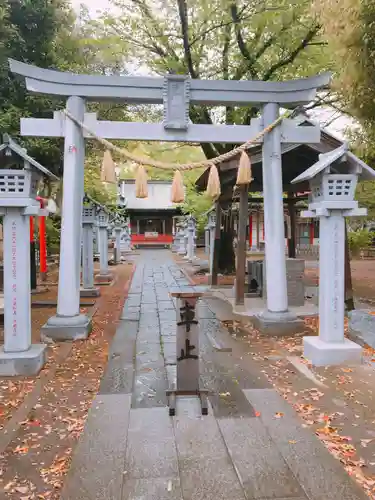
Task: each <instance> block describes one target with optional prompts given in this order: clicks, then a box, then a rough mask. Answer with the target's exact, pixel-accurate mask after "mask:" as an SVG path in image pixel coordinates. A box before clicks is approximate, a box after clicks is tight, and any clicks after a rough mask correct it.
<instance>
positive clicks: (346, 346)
mask: <svg viewBox="0 0 375 500" xmlns="http://www.w3.org/2000/svg"><path fill="white" fill-rule="evenodd" d="M303 355H304V357H305V358H306V359H308V360H309V361H311V363H312V364H313V366H330V365H341V364H344V363H345V364H353V365H354V364H361V362H362V347H361V346H359V345H358V344H356V343H355V342H352V341H351V340H348V339H344V341H343V342H324V341H323V340H321V339H320V338H319V337H303Z"/></svg>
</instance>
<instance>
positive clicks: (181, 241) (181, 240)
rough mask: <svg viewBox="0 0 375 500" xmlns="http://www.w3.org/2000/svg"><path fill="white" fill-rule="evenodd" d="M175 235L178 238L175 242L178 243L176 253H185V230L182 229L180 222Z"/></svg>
mask: <svg viewBox="0 0 375 500" xmlns="http://www.w3.org/2000/svg"><path fill="white" fill-rule="evenodd" d="M177 237H178V239H177V243H178V249H177V253H178V255H185V231H184V228H183V225H182V224H181V225H180V226H179V228H178V233H177Z"/></svg>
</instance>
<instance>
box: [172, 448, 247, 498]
mask: <svg viewBox="0 0 375 500" xmlns="http://www.w3.org/2000/svg"><path fill="white" fill-rule="evenodd" d="M179 467H180V477H181V486H182V494H183V498H184V500H245V498H246V497H245V495H244V493H243V490H242V488H241V485H240V482H239V480H238V478H237V475H236V473H235V470H234V467H233V464H232V463H231V461H230V459H229V457H221V458H214V457H209V456H205V457H202V458H183V459H180V460H179Z"/></svg>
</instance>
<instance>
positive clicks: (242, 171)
mask: <svg viewBox="0 0 375 500" xmlns="http://www.w3.org/2000/svg"><path fill="white" fill-rule="evenodd" d="M252 180H253V179H252V177H251V162H250V157H249V155H248V154H247V153H246V151H243V152H242V154H241V157H240V163H239V166H238V171H237V180H236V184H237V186H243V185H245V184H250V183H251V181H252Z"/></svg>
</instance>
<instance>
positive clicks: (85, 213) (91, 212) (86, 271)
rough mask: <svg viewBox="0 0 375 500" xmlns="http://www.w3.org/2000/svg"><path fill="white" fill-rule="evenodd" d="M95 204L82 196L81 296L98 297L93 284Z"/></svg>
mask: <svg viewBox="0 0 375 500" xmlns="http://www.w3.org/2000/svg"><path fill="white" fill-rule="evenodd" d="M96 211H97V204H96V203H95V202H94V200H92V199H91V198H90V197H89V196H87V195H85V197H84V198H83V207H82V288H81V292H80V293H81V297H99V295H100V290H99V288H97V287H95V286H94V226H95V225H96Z"/></svg>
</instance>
